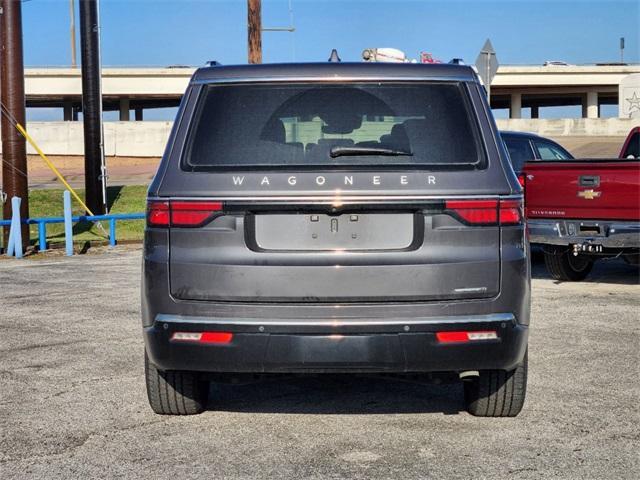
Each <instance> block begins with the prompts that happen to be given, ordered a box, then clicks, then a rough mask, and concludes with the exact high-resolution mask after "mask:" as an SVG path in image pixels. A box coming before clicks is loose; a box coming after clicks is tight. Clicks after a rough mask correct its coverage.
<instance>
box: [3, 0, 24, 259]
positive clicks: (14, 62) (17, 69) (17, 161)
mask: <svg viewBox="0 0 640 480" xmlns="http://www.w3.org/2000/svg"><path fill="white" fill-rule="evenodd" d="M0 17H1V19H0V30H1V33H0V42H1V43H2V45H1V47H0V48H1V50H0V57H1V58H0V70H1V79H0V81H1V82H2V105H3V110H5V109H6V110H5V111H4V112H3V113H5V114H3V115H2V126H1V128H2V160H3V161H2V188H3V189H4V191H5V193H6V194H7V201H6V202H5V203H4V205H3V208H2V213H3V215H2V216H3V218H4V219H9V218H11V197H20V198H21V199H22V203H21V205H20V217H21V218H29V185H28V178H27V148H26V143H25V139H24V137H23V136H22V135H20V133H19V132H18V130H16V128H15V127H14V126H13V124H12V122H11V121H10V120H9V119H8V118H7V115H8V116H10V118H11V120H13V121H15V122H18V123H20V124H21V125H22V126H25V125H26V121H25V99H24V61H23V57H22V4H21V2H19V1H15V0H2V1H1V3H0ZM8 238H9V229H8V228H5V229H4V244H5V245H7V241H8ZM28 246H29V226H28V225H24V224H23V225H22V248H23V249H26V248H27V247H28Z"/></svg>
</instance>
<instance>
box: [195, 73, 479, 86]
mask: <svg viewBox="0 0 640 480" xmlns="http://www.w3.org/2000/svg"><path fill="white" fill-rule="evenodd" d="M290 82H313V83H322V82H376V83H382V82H385V83H386V82H439V83H447V82H449V83H452V82H471V83H477V80H475V79H473V78H471V77H467V76H450V77H443V76H424V77H422V76H399V77H391V76H386V75H366V76H365V75H362V76H359V75H351V76H341V75H338V74H334V75H331V76H318V75H307V76H302V75H300V76H284V75H283V76H272V77H227V78H211V79H208V80H205V79H202V80H192V81H191V82H190V83H191V85H215V84H218V83H223V84H226V83H290Z"/></svg>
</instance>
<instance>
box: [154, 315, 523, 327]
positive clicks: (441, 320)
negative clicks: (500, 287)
mask: <svg viewBox="0 0 640 480" xmlns="http://www.w3.org/2000/svg"><path fill="white" fill-rule="evenodd" d="M155 321H156V322H158V323H189V324H196V325H197V324H201V325H221V326H224V325H245V326H246V325H249V326H251V325H254V326H260V325H266V326H278V327H281V326H282V327H288V326H290V327H303V326H304V327H351V326H355V327H364V326H385V325H389V326H391V325H434V324H457V323H487V322H515V317H514V316H513V314H511V313H494V314H489V315H469V316H452V317H427V318H406V319H401V318H400V319H395V320H388V319H380V320H371V319H367V320H362V319H354V320H344V319H340V320H324V319H323V320H313V319H311V320H305V321H302V320H282V319H268V318H238V319H227V318H224V319H223V318H211V317H196V316H187V315H167V314H158V315H156V318H155Z"/></svg>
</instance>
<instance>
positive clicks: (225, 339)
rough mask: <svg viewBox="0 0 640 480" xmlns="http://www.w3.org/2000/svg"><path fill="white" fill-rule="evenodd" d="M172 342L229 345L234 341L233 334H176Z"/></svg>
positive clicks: (172, 336)
mask: <svg viewBox="0 0 640 480" xmlns="http://www.w3.org/2000/svg"><path fill="white" fill-rule="evenodd" d="M171 340H174V341H176V342H194V343H213V344H219V345H227V344H229V343H231V340H233V333H231V332H174V333H173V335H171Z"/></svg>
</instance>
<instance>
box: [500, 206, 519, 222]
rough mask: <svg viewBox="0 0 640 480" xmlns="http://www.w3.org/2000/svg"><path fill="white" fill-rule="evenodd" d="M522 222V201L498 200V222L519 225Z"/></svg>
mask: <svg viewBox="0 0 640 480" xmlns="http://www.w3.org/2000/svg"><path fill="white" fill-rule="evenodd" d="M521 223H522V201H521V200H500V224H501V225H520V224H521Z"/></svg>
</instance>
